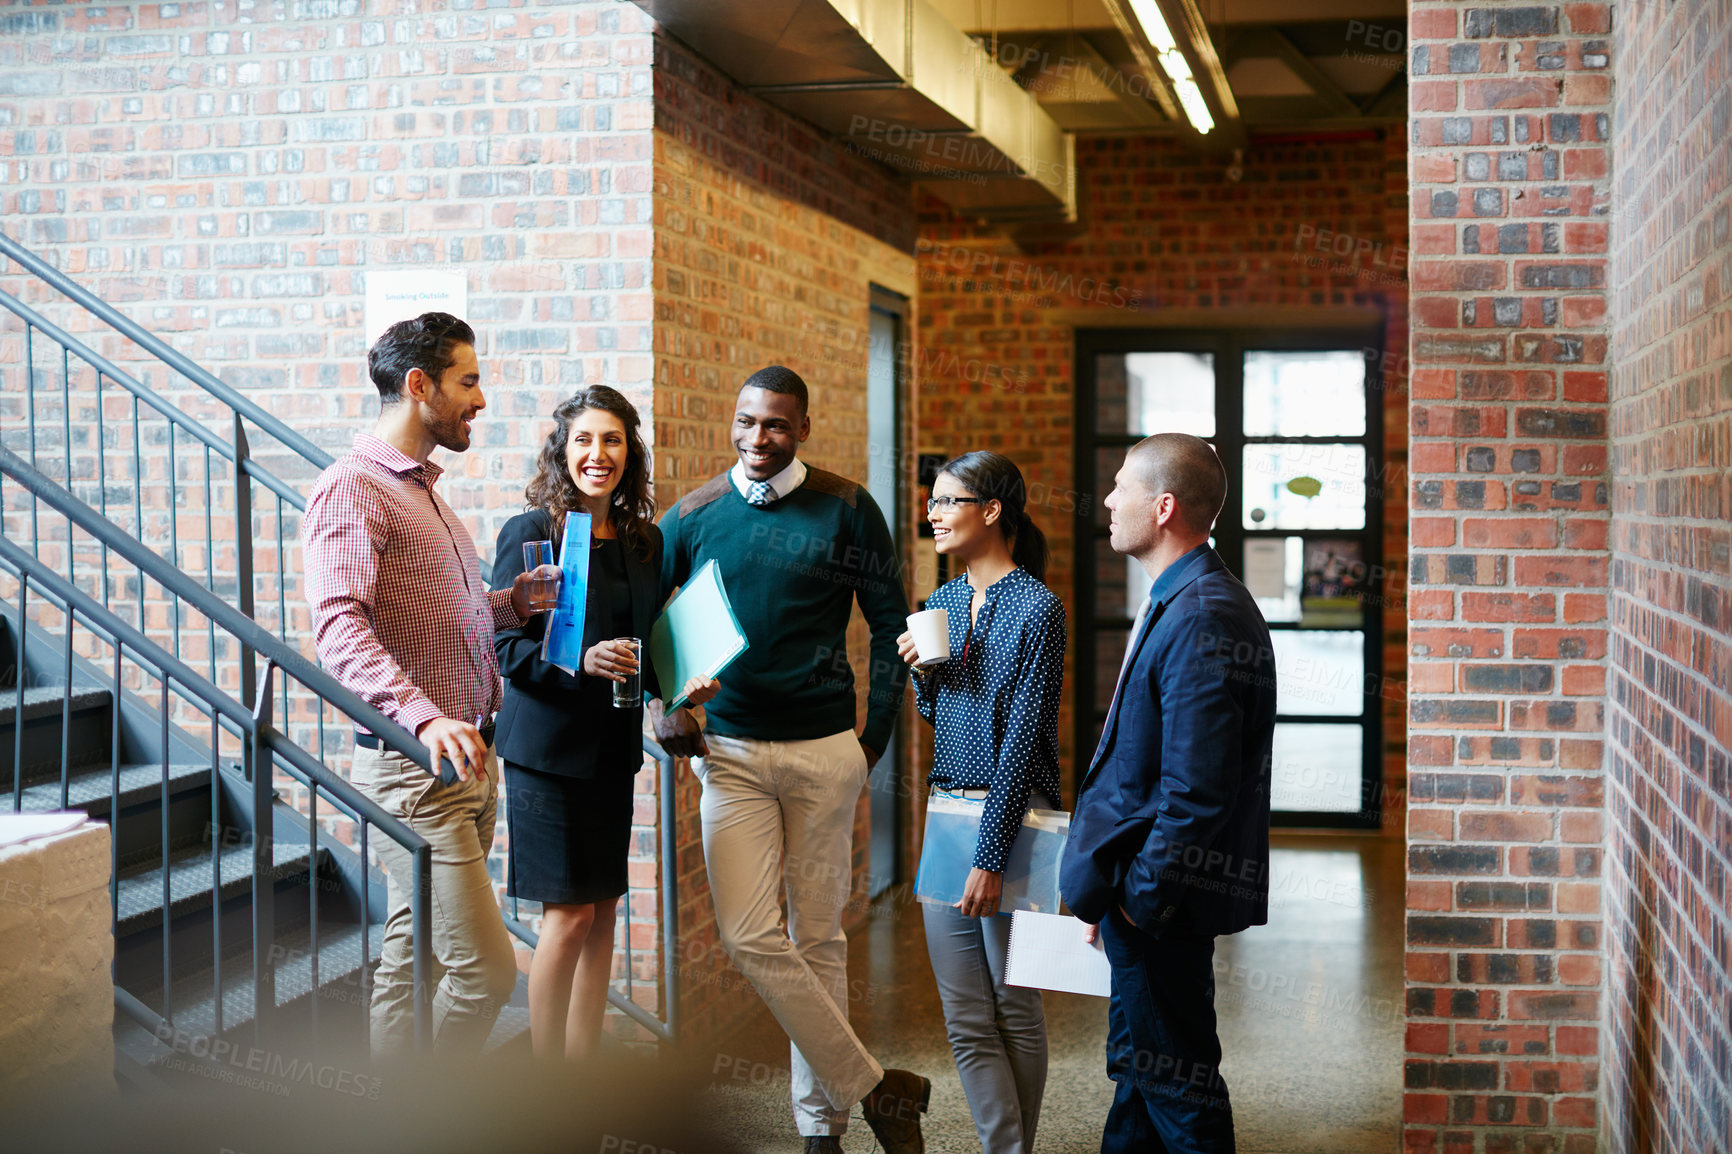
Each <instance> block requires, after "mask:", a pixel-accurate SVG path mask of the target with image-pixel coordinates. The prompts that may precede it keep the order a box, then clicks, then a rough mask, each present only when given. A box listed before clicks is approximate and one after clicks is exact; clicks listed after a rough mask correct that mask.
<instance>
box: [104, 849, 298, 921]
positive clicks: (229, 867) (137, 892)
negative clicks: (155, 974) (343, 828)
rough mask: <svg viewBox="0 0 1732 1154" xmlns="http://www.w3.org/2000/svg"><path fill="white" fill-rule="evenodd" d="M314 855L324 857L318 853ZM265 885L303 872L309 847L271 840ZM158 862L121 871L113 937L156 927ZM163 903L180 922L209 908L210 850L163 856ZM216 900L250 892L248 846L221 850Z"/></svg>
mask: <svg viewBox="0 0 1732 1154" xmlns="http://www.w3.org/2000/svg"><path fill="white" fill-rule="evenodd" d="M319 854H320V856H321V858H322V857H324V856H326V851H325V850H323V849H321V850H320V851H319ZM271 859H272V869H271V880H273V881H280V880H282V879H283V878H287V877H293V876H294V875H296V874H303V873H306V872H307V870H308V866H309V865H310V864H311V862H312V854H311V847H309V846H307V845H305V844H302V843H295V842H285V841H282V840H280V839H279V840H275V841H273V842H272V843H271ZM161 861H162V859H161V858H160V857H158V858H155V859H153V861H152V862H150V863H139V864H138V865H134V866H130V867H123V868H122V870H121V876H120V885H119V891H120V892H119V898H118V901H117V902H116V909H115V913H116V917H117V919H118V924H117V925H116V927H115V937H116V938H122V937H125V936H127V935H128V934H131V933H136V932H138V931H140V930H147V929H152V928H155V927H156V926H159V925H161V924H162V866H161V864H160V862H161ZM168 872H169V883H168V884H169V901H170V903H171V906H172V912H171V915H170V916H171V917H176V918H178V917H181V916H182V915H184V914H188V913H192V912H194V911H196V910H202V909H206V908H208V907H209V906H210V904H211V858H210V848H209V847H208V846H204V845H198V846H184V847H182V848H180V849H177V850H171V851H170V852H169V862H168ZM220 873H221V875H222V897H223V900H225V901H226V900H227V899H229V898H231V897H238V896H240V895H242V894H247V893H250V892H252V884H253V847H252V846H251V845H234V846H227V847H225V848H224V849H223V851H222V855H221V864H220Z"/></svg>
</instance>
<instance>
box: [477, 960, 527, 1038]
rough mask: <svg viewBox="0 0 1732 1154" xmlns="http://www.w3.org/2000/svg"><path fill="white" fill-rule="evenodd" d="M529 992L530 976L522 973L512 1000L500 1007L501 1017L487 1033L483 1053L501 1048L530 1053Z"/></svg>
mask: <svg viewBox="0 0 1732 1154" xmlns="http://www.w3.org/2000/svg"><path fill="white" fill-rule="evenodd" d="M528 992H529V978H528V977H527V976H523V975H520V976H519V977H518V979H517V990H516V991H515V992H513V993H512V995H511V1001H510V1002H508V1003H506V1004H505V1005H504V1006H502V1007H501V1008H500V1010H499V1017H498V1018H497V1019H496V1020H495V1021H494V1023H493V1032H492V1033H490V1034H488V1035H487V1044H486V1045H485V1046H483V1047H482V1053H484V1054H492V1053H495V1052H497V1051H500V1050H504V1051H506V1052H507V1053H516V1052H518V1051H522V1052H523V1053H524V1054H527V1053H528V1050H529V1001H528ZM519 1003H522V1004H521V1005H520V1004H519Z"/></svg>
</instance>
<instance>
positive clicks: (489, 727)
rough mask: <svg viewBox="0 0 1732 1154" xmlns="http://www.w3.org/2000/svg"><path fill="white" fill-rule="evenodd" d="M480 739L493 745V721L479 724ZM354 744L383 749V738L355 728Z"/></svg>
mask: <svg viewBox="0 0 1732 1154" xmlns="http://www.w3.org/2000/svg"><path fill="white" fill-rule="evenodd" d="M481 740H482V742H483V743H484V744H486V745H487V746H489V747H491V746H492V745H493V722H491V721H489V722H488V723H487V724H486V725H483V726H481ZM355 744H356V745H358V746H360V747H361V748H362V749H384V748H385V739H384V738H382V737H380V736H379V735H378V734H374V733H362V732H361V731H360V730H358V729H357V730H356V731H355Z"/></svg>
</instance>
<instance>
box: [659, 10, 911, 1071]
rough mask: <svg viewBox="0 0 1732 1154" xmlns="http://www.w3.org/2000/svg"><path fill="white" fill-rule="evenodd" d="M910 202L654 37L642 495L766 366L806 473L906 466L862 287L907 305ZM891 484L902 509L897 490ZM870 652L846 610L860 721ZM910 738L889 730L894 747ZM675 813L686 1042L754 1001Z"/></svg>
mask: <svg viewBox="0 0 1732 1154" xmlns="http://www.w3.org/2000/svg"><path fill="white" fill-rule="evenodd" d="M911 201H912V193H911V191H910V188H909V186H908V184H907V182H905V181H904V180H902V179H901V178H900V177H898V176H896V175H894V174H892V173H890V172H889V171H888V170H886V169H884V168H882V167H881V166H879V165H877V164H875V163H873V162H871V161H869V160H865V159H862V158H860V157H858V156H855V155H853V154H851V153H850V152H849V151H848V150H847V149H846V147H845V146H843V145H841V144H838V143H837V142H835V141H832V140H829V139H827V138H825V137H823V136H822V135H820V134H819V133H818V132H817V131H816V130H815V129H813V128H812V127H811V126H810V125H808V124H805V123H804V122H802V121H800V120H796V119H795V118H793V117H791V116H789V115H787V114H786V113H783V112H781V111H780V110H778V109H775V108H773V107H771V106H770V105H768V104H765V103H764V102H763V101H761V100H759V99H757V98H756V97H753V96H750V95H748V94H747V93H745V92H743V91H742V90H741V89H740V88H739V87H738V86H737V85H735V84H734V83H733V82H732V81H731V80H729V79H727V78H726V77H724V76H722V75H721V74H720V73H718V72H717V71H716V70H715V69H714V68H712V67H711V66H709V65H708V64H706V63H704V62H703V61H702V60H700V59H699V58H698V57H697V56H696V55H694V54H693V53H692V52H691V51H690V50H689V49H688V48H686V47H685V46H684V45H683V44H681V43H679V42H678V41H676V40H673V39H671V38H669V37H666V36H663V35H660V34H658V35H657V38H656V62H655V205H654V212H655V258H654V288H655V324H654V340H655V343H654V353H655V414H656V443H657V454H656V496H657V499H658V500H659V501H660V502H661V503H662V505H663V506H664V507H666V506H667V505H669V504H672V502H673V501H674V500H675V499H677V498H678V497H679V496H681V495H682V494H684V493H686V492H688V491H689V490H691V489H692V488H695V487H696V486H697V485H699V484H702V483H703V482H704V481H707V480H708V479H709V478H711V477H713V476H715V475H716V474H717V473H721V472H723V471H725V470H727V469H728V468H730V467H731V466H732V465H733V463H734V462H735V460H736V459H737V457H736V454H735V452H734V449H733V446H732V444H731V443H730V441H729V439H728V427H729V424H730V421H731V419H732V417H733V412H734V398H735V396H736V395H737V393H738V392H739V387H740V382H741V381H743V380H744V379H745V378H746V377H747V376H749V375H751V373H752V372H754V371H755V370H757V369H759V368H762V367H763V366H765V365H768V364H785V365H787V366H788V367H790V368H792V369H793V370H794V371H796V372H798V373H799V374H800V375H801V377H803V378H804V379H805V381H806V384H807V386H808V387H809V389H810V390H811V412H812V439H811V440H810V441H808V442H807V443H806V445H805V447H804V448H803V449H802V450H801V456H802V458H803V459H804V460H806V461H807V462H808V463H810V464H813V465H816V466H819V467H821V468H825V469H830V470H832V471H834V472H837V473H840V474H842V475H843V476H846V477H851V478H854V479H855V480H858V481H861V482H862V483H864V482H865V481H866V479H867V468H868V465H869V463H871V462H873V461H875V460H886V459H888V460H894V461H906V460H907V454H906V453H905V452H904V451H903V449H904V446H905V444H906V440H905V439H902V438H899V439H898V440H897V442H896V443H893V444H885V445H879V444H872V443H871V442H870V440H869V437H868V422H867V411H866V360H867V350H868V343H869V342H868V328H867V323H868V321H867V314H868V304H869V301H870V299H871V289H872V286H873V285H874V284H877V285H880V286H883V287H885V288H888V289H890V290H892V291H895V292H899V293H902V294H903V295H905V296H913V294H914V289H915V280H914V256H913V248H914V236H913V213H912V211H911ZM907 384H908V386H909V388H910V390H912V388H913V384H914V382H913V380H912V379H910V380H909V381H908V382H907ZM912 397H913V394H912V391H910V393H909V394H908V396H907V397H906V398H905V411H908V412H912V410H913V407H914V406H913V404H912ZM904 487H905V489H906V490H907V491H908V492H909V494H910V499H912V495H913V484H912V478H906V479H905V482H904ZM885 514H886V516H887V517H888V516H896V517H899V518H900V519H901V521H902V523H903V525H904V527H905V529H904V538H905V539H907V537H908V535H909V534H908V527H909V526H911V523H912V506H911V505H910V506H908V507H905V508H903V509H901V510H885ZM869 640H870V639H869V634H868V632H867V630H866V629H865V624H864V621H863V620H862V618H861V617H860V613H859V610H858V609H856V610H855V613H854V623H853V627H852V628H851V629H850V631H849V646H848V647H849V651H850V654H851V656H852V659H853V666H854V674H855V680H856V683H857V685H858V686H859V690H860V697H861V706H860V716H861V717H862V718H864V716H865V704H864V701H865V692H866V686H867V682H868V678H867V670H866V661H865V655H866V652H867V645H868V644H869ZM905 715H906V716H907V717H908V718H912V717H913V711H912V709H911V708H909V709H907V710H906V714H905ZM913 729H914V726H913V725H912V724H906V723H905V724H904V725H903V727H902V733H903V735H904V739H905V741H906V740H908V739H909V735H910V734H911V733H912V731H913ZM903 764H907V762H906V761H904V763H903ZM903 793H904V796H908V797H910V798H911V796H912V795H911V792H910V791H903ZM680 812H681V814H682V817H681V823H682V824H681V828H680V847H681V848H680V860H679V865H678V868H679V871H680V872H679V884H680V957H681V959H682V978H683V990H684V992H683V995H682V996H683V998H684V1001H683V1003H682V1012H683V1014H684V1016H685V1021H686V1027H685V1028H686V1030H687V1032H688V1033H689V1034H690V1035H691V1036H693V1037H698V1038H706V1037H713V1036H716V1035H718V1034H719V1033H720V1032H721V1031H722V1030H724V1029H725V1028H726V1027H727V1025H728V1023H729V1022H730V1021H732V1020H733V1019H736V1018H738V1017H740V1016H741V1015H745V1014H751V1013H756V1012H758V1011H759V1008H760V1007H759V1004H758V1000H757V998H756V996H755V995H753V996H748V997H744V998H742V997H740V996H739V992H740V991H749V989H750V987H749V986H747V985H746V984H745V982H744V980H743V979H742V978H741V977H740V975H739V974H738V972H737V971H735V970H734V968H733V965H732V963H731V962H729V961H728V960H727V958H726V957H725V955H724V954H723V952H722V951H721V949H720V946H719V941H718V939H717V936H716V929H715V907H714V905H713V903H712V902H711V900H710V893H709V883H708V879H707V877H706V875H705V873H704V869H703V853H702V844H701V841H700V835H699V829H698V788H697V783H696V781H695V780H694V779H691V778H689V777H687V778H684V779H683V781H682V784H681V791H680ZM868 815H869V802H868V797H867V795H862V797H861V799H860V803H859V810H858V812H857V814H856V819H855V838H854V859H855V860H854V892H855V899H856V901H855V904H854V905H852V906H851V908H850V909H849V911H848V915H847V920H848V921H849V922H850V923H852V922H855V921H857V920H858V919H859V917H860V916H861V915H863V913H864V894H865V880H866V865H867V856H868V847H869V834H870V824H869V822H868Z"/></svg>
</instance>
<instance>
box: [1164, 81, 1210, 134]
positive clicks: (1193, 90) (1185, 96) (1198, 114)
mask: <svg viewBox="0 0 1732 1154" xmlns="http://www.w3.org/2000/svg"><path fill="white" fill-rule="evenodd" d="M1173 93H1174V95H1176V96H1177V97H1178V98H1179V107H1181V108H1183V109H1184V110H1185V115H1186V116H1187V117H1189V118H1190V121H1191V125H1192V127H1194V128H1195V129H1196V130H1197V131H1198V132H1200V133H1203V134H1204V135H1207V134H1208V132H1209V129H1211V128H1213V127H1215V118H1214V117H1212V116H1210V115H1209V106H1208V105H1207V104H1205V103H1204V102H1203V94H1202V92H1201V91H1200V90H1199V89H1198V88H1197V82H1196V81H1195V80H1192V79H1191V78H1190V77H1188V76H1187V77H1186V78H1185V79H1183V80H1176V81H1174V82H1173Z"/></svg>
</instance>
